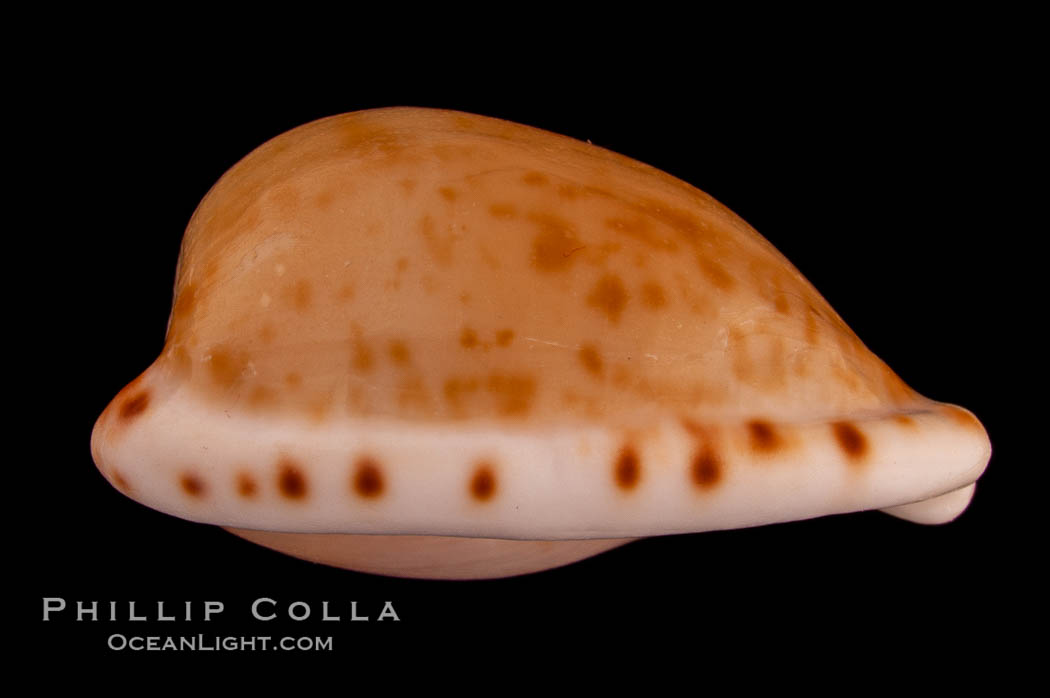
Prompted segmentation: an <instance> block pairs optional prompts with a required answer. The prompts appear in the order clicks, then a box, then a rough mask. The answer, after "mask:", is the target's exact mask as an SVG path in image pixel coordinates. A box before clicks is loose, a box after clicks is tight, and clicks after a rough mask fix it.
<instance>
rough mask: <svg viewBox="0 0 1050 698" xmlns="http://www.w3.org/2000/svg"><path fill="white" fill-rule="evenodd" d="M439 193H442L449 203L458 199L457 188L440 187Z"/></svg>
mask: <svg viewBox="0 0 1050 698" xmlns="http://www.w3.org/2000/svg"><path fill="white" fill-rule="evenodd" d="M438 193H439V194H441V197H442V198H443V199H445V201H448V202H449V203H451V202H453V201H455V200H456V190H455V189H453V188H452V187H440V188H439V189H438Z"/></svg>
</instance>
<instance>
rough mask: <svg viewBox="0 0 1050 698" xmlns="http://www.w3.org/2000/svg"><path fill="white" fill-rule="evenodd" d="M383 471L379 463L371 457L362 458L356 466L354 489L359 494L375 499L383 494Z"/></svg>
mask: <svg viewBox="0 0 1050 698" xmlns="http://www.w3.org/2000/svg"><path fill="white" fill-rule="evenodd" d="M384 486H385V485H384V482H383V473H382V471H381V470H380V469H379V464H378V463H376V462H375V461H374V460H372V459H371V458H362V459H361V460H359V461H358V462H357V465H356V466H355V468H354V491H356V492H357V494H358V495H360V496H362V497H364V498H366V499H373V498H375V497H379V496H380V495H382V494H383V489H384Z"/></svg>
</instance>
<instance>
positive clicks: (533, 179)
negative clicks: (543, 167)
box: [521, 172, 550, 187]
mask: <svg viewBox="0 0 1050 698" xmlns="http://www.w3.org/2000/svg"><path fill="white" fill-rule="evenodd" d="M521 181H522V182H524V183H525V184H528V185H529V186H530V187H542V186H545V185H546V184H548V183H549V182H550V180H548V179H547V175H545V174H543V173H542V172H526V173H525V174H524V175H523V176H522V178H521Z"/></svg>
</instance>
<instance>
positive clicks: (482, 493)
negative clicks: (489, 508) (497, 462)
mask: <svg viewBox="0 0 1050 698" xmlns="http://www.w3.org/2000/svg"><path fill="white" fill-rule="evenodd" d="M495 494H496V474H495V473H494V472H493V470H492V466H490V465H489V464H488V463H481V464H480V465H478V467H477V468H475V469H474V475H473V476H472V477H471V478H470V496H471V497H473V498H474V499H476V500H478V501H479V502H485V501H488V500H490V499H492V497H493V495H495Z"/></svg>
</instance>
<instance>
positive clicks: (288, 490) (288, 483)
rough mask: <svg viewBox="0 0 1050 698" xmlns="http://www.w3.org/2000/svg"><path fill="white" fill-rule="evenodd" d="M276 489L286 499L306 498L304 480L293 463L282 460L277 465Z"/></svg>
mask: <svg viewBox="0 0 1050 698" xmlns="http://www.w3.org/2000/svg"><path fill="white" fill-rule="evenodd" d="M277 489H278V490H279V491H280V492H281V494H282V495H284V496H285V497H287V498H288V499H302V498H303V497H305V496H306V478H305V477H303V473H302V471H301V470H300V469H299V466H298V465H296V464H295V463H294V462H293V461H291V460H283V461H281V463H280V464H279V465H278V471H277Z"/></svg>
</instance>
